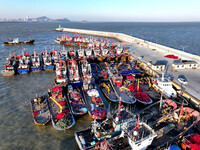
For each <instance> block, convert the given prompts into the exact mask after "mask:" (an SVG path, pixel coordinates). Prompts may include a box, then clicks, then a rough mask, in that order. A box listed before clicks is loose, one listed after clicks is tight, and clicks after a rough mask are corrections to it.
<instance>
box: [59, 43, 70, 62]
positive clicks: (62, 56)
mask: <svg viewBox="0 0 200 150" xmlns="http://www.w3.org/2000/svg"><path fill="white" fill-rule="evenodd" d="M60 59H61V60H64V61H67V60H68V59H69V58H68V52H67V50H65V48H64V46H63V49H62V50H61V51H60Z"/></svg>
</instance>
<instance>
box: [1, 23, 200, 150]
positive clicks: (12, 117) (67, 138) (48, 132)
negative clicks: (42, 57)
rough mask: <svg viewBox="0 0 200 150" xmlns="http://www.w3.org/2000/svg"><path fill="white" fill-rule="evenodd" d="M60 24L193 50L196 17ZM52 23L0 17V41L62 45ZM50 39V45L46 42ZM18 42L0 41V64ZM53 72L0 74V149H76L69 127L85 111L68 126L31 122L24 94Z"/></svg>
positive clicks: (46, 83) (196, 48)
mask: <svg viewBox="0 0 200 150" xmlns="http://www.w3.org/2000/svg"><path fill="white" fill-rule="evenodd" d="M61 25H62V26H63V27H71V28H80V29H91V30H100V31H111V32H120V33H126V34H129V35H133V36H135V37H139V38H143V39H145V40H149V41H152V42H157V43H159V44H163V45H166V46H169V47H174V48H177V49H182V48H181V46H184V47H185V51H188V52H191V53H194V54H197V55H199V52H200V42H199V41H200V23H62V24H61ZM56 27H58V23H0V43H3V42H5V41H6V40H7V37H8V38H10V39H11V38H13V37H18V38H19V39H20V40H21V41H23V40H27V39H28V38H29V37H28V36H27V34H29V35H30V37H31V38H34V39H36V41H35V45H25V46H24V49H25V51H26V52H28V53H32V52H33V51H34V50H36V51H37V52H39V53H41V52H42V51H44V50H45V48H46V49H47V51H51V50H52V49H53V48H56V49H57V50H60V49H62V46H60V45H57V44H55V43H54V39H55V38H56V37H57V36H59V35H62V34H63V33H60V32H54V31H53V29H55V28H56ZM51 44H53V45H51ZM24 49H23V46H1V45H0V70H2V69H3V65H4V63H5V60H6V58H7V57H8V56H9V52H12V53H13V52H15V53H16V54H21V52H22V50H24ZM53 80H54V72H40V73H30V74H26V75H16V76H13V77H7V78H4V77H2V76H0V98H1V99H0V149H3V150H4V149H5V150H7V149H13V150H17V149H19V150H22V149H69V150H72V149H78V146H77V144H76V142H75V139H74V131H76V130H80V129H83V128H86V127H87V126H88V125H89V124H90V121H91V119H90V117H89V116H88V115H85V116H83V117H80V118H76V124H75V125H74V126H73V127H72V128H71V129H69V130H66V131H56V130H55V129H53V127H52V126H51V123H49V124H48V125H47V126H36V125H35V124H34V122H33V119H32V114H31V109H30V105H29V99H30V98H31V97H34V96H35V94H40V93H44V92H45V91H47V89H49V88H51V87H52V86H53Z"/></svg>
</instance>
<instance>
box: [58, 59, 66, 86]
mask: <svg viewBox="0 0 200 150" xmlns="http://www.w3.org/2000/svg"><path fill="white" fill-rule="evenodd" d="M55 83H56V84H57V85H60V86H66V85H67V83H68V80H67V67H66V63H65V61H64V60H59V61H57V62H56V77H55Z"/></svg>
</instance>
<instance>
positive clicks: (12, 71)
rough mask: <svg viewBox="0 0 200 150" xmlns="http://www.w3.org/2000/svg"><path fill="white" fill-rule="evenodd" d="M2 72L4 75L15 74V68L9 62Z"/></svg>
mask: <svg viewBox="0 0 200 150" xmlns="http://www.w3.org/2000/svg"><path fill="white" fill-rule="evenodd" d="M1 74H2V75H3V76H4V77H8V76H13V75H14V74H15V69H14V67H13V66H11V65H8V64H7V65H5V66H4V69H3V70H2V71H1Z"/></svg>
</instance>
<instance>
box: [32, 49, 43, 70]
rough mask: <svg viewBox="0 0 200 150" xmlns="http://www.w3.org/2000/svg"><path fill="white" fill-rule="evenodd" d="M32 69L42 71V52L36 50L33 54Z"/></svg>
mask: <svg viewBox="0 0 200 150" xmlns="http://www.w3.org/2000/svg"><path fill="white" fill-rule="evenodd" d="M31 71H32V72H39V71H42V66H41V59H40V54H38V53H36V52H35V51H34V53H33V54H32V55H31Z"/></svg>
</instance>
